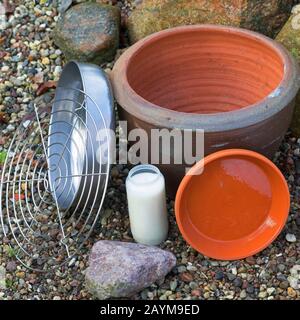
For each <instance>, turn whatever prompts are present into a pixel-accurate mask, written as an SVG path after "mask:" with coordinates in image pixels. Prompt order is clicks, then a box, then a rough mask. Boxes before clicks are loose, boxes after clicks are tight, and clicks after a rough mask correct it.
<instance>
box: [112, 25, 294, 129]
mask: <svg viewBox="0 0 300 320" xmlns="http://www.w3.org/2000/svg"><path fill="white" fill-rule="evenodd" d="M199 30H203V31H205V30H210V31H211V30H215V31H222V32H225V33H230V34H232V33H233V34H239V35H243V36H244V37H247V38H251V39H256V40H257V41H259V42H261V43H263V44H264V45H266V46H268V47H270V48H271V49H273V50H274V51H275V52H276V53H277V54H278V55H279V56H280V57H281V59H282V61H283V65H284V70H283V78H282V80H281V82H280V83H279V85H278V86H277V88H275V89H274V90H273V91H272V92H271V93H270V94H269V95H268V96H266V97H265V98H264V99H262V100H260V101H258V102H256V103H255V104H251V105H249V106H246V107H244V108H242V109H238V110H233V111H227V112H220V113H215V114H199V113H187V112H181V111H175V110H170V109H166V108H164V107H160V106H159V105H156V104H154V103H151V102H149V101H147V100H146V99H144V98H143V97H142V96H140V95H139V94H138V93H137V92H135V90H134V89H133V88H132V87H131V86H130V84H129V82H128V78H127V68H128V66H129V65H130V62H131V61H132V59H133V58H134V56H135V55H136V54H137V53H138V52H139V51H140V50H141V49H142V48H143V47H144V46H145V45H148V44H150V43H153V42H155V41H157V40H158V39H162V38H165V37H168V36H169V35H173V34H178V33H185V32H187V31H192V32H193V31H195V32H196V31H199ZM111 80H112V85H113V90H114V95H115V98H116V100H117V102H118V104H119V105H120V106H121V107H122V108H123V109H124V110H125V111H127V112H128V113H130V114H132V115H133V116H134V117H136V118H138V119H140V120H143V121H145V122H149V119H151V123H152V124H154V125H156V126H158V127H167V128H178V129H186V128H189V129H203V130H205V131H207V132H219V131H227V130H234V129H239V128H243V127H247V126H251V125H253V124H255V123H258V122H262V121H264V120H266V119H267V118H269V117H271V116H273V115H274V114H276V113H278V112H280V111H281V110H282V109H284V108H285V107H286V106H287V105H289V104H290V103H291V102H292V101H293V99H294V97H295V96H296V94H297V92H298V90H299V88H300V69H299V65H298V63H297V61H296V60H295V58H294V57H293V56H292V55H291V54H290V53H289V52H288V50H287V49H286V48H284V47H283V45H281V44H280V43H278V42H276V41H275V40H272V39H270V38H268V37H267V36H264V35H262V34H259V33H257V32H254V31H250V30H246V29H242V28H237V27H227V26H221V25H210V24H200V25H191V26H179V27H175V28H171V29H166V30H162V31H159V32H156V33H154V34H151V35H149V36H147V37H146V38H144V39H142V40H140V41H138V42H136V43H135V44H133V45H132V46H131V47H130V48H128V49H127V50H126V51H125V52H124V53H123V54H122V55H121V56H120V58H119V59H118V60H117V61H116V63H115V66H114V68H113V70H112V73H111ZM141 105H142V106H143V108H141ZM225 115H226V116H225ZM199 126H201V128H199Z"/></svg>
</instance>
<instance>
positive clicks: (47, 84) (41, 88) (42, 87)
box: [36, 81, 56, 96]
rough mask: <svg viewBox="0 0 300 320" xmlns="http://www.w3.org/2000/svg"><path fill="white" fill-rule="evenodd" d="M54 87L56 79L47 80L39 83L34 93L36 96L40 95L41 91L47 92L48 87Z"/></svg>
mask: <svg viewBox="0 0 300 320" xmlns="http://www.w3.org/2000/svg"><path fill="white" fill-rule="evenodd" d="M52 88H56V81H47V82H44V83H42V84H41V85H39V87H38V89H37V91H36V94H37V95H38V96H40V95H42V94H43V93H45V92H47V91H48V90H49V89H52Z"/></svg>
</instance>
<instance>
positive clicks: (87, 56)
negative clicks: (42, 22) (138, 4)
mask: <svg viewBox="0 0 300 320" xmlns="http://www.w3.org/2000/svg"><path fill="white" fill-rule="evenodd" d="M119 29H120V10H119V9H118V8H117V7H116V6H109V5H102V4H99V3H93V2H87V3H81V4H78V5H75V6H74V7H71V8H70V9H69V10H67V11H66V12H65V13H63V14H62V15H61V17H60V19H59V20H58V22H57V25H56V27H55V30H54V32H53V39H54V42H55V43H56V45H57V46H58V47H59V48H60V49H61V50H62V51H63V53H64V54H65V56H66V58H67V59H68V60H71V59H75V60H78V61H83V62H93V63H96V64H100V63H103V62H105V61H110V60H112V59H113V58H114V56H115V53H116V50H117V49H118V47H119Z"/></svg>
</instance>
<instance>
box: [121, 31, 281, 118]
mask: <svg viewBox="0 0 300 320" xmlns="http://www.w3.org/2000/svg"><path fill="white" fill-rule="evenodd" d="M283 73H284V65H283V61H282V58H281V56H280V55H279V54H278V52H277V51H276V50H275V49H273V48H272V47H271V46H270V45H269V44H266V43H264V42H263V41H261V40H258V39H256V38H254V37H253V38H252V37H249V36H246V35H243V34H239V33H233V32H226V31H224V30H204V29H199V30H185V31H184V32H178V33H173V34H167V35H165V36H164V37H161V38H156V39H155V38H154V39H151V40H150V41H148V42H146V43H145V44H144V45H143V46H142V47H141V48H140V49H139V50H138V51H137V52H136V53H135V55H133V56H132V58H131V59H130V61H129V65H128V69H127V79H128V82H129V85H130V86H131V87H132V89H133V90H134V91H135V92H136V93H137V94H138V95H140V96H141V97H143V98H144V99H145V100H147V101H149V102H151V103H153V104H155V105H158V106H160V107H164V108H167V109H171V110H175V111H180V112H190V113H200V114H209V113H219V112H227V111H232V110H237V109H241V108H244V107H246V106H249V105H252V104H254V103H257V102H259V101H260V100H262V99H263V98H265V97H266V96H268V95H269V94H270V93H271V92H272V91H274V90H275V89H276V88H277V87H278V85H279V83H280V82H281V80H282V78H283Z"/></svg>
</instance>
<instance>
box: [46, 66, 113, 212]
mask: <svg viewBox="0 0 300 320" xmlns="http://www.w3.org/2000/svg"><path fill="white" fill-rule="evenodd" d="M113 110H114V108H113V98H112V91H111V87H110V83H109V81H108V79H107V77H106V75H105V73H104V72H103V71H102V70H101V68H99V67H97V66H95V65H91V64H87V63H78V62H75V61H71V62H69V63H68V64H67V65H66V66H65V67H64V69H63V71H62V74H61V77H60V80H59V82H58V86H57V89H56V92H55V99H54V103H53V106H52V111H51V117H50V124H49V136H48V148H47V153H48V175H49V177H48V180H49V184H50V190H51V192H52V195H53V197H54V200H55V201H56V204H57V206H58V207H59V208H60V209H62V210H67V209H69V208H73V207H74V206H76V207H97V206H100V205H101V201H102V200H101V199H102V198H103V195H104V193H105V190H106V186H107V180H108V175H109V164H110V148H111V143H112V141H111V136H110V130H114V129H115V122H114V111H113Z"/></svg>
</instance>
